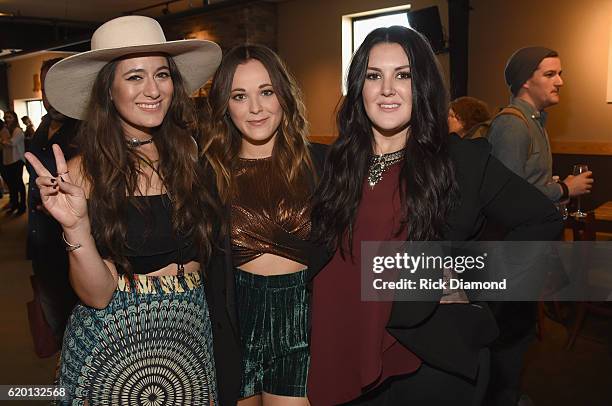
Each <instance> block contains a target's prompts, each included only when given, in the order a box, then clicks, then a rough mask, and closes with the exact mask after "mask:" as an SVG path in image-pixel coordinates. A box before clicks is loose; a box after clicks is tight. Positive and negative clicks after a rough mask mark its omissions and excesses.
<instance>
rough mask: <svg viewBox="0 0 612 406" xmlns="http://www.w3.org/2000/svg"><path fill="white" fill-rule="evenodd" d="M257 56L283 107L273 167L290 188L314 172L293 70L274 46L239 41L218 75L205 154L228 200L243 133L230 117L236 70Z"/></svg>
mask: <svg viewBox="0 0 612 406" xmlns="http://www.w3.org/2000/svg"><path fill="white" fill-rule="evenodd" d="M249 60H257V61H259V62H261V64H262V65H263V66H264V67H265V68H266V70H267V71H268V75H270V80H271V81H272V88H273V89H274V92H275V93H276V97H277V98H278V102H279V104H280V105H281V108H282V109H283V118H282V120H281V124H280V126H279V128H278V133H277V135H276V139H275V141H274V148H273V150H272V165H273V167H274V168H276V170H278V173H280V174H282V179H284V180H285V182H286V184H287V187H288V189H289V191H290V192H291V191H292V190H293V189H292V185H293V184H294V180H295V179H296V178H297V176H298V175H299V174H300V173H301V172H302V171H304V170H310V172H312V168H313V165H312V160H311V157H310V153H309V151H308V140H307V138H306V137H307V135H308V122H307V121H306V114H305V108H304V103H303V101H302V94H301V91H300V89H299V87H298V85H297V83H296V81H295V79H294V78H293V76H291V74H290V73H289V70H288V69H287V67H286V66H285V64H284V63H283V61H282V60H281V59H280V58H279V56H278V55H277V54H276V53H274V51H272V50H271V49H269V48H267V47H265V46H263V45H240V46H237V47H234V48H232V49H231V50H230V51H229V52H227V53H226V54H225V55H224V56H223V60H222V62H221V65H220V66H219V69H217V72H216V73H215V76H214V77H213V81H212V86H211V89H210V93H209V95H208V106H209V110H210V111H209V119H208V120H207V121H206V123H205V126H206V128H205V129H204V131H203V134H204V135H205V137H206V138H205V139H204V140H203V142H202V144H203V145H204V148H203V152H204V154H205V155H206V157H207V158H208V161H209V162H210V164H211V166H212V169H213V170H214V172H215V175H216V180H217V186H218V189H219V194H220V196H221V199H222V200H223V201H227V200H228V198H229V196H230V191H231V185H232V172H233V171H232V166H233V163H234V162H236V160H237V158H238V154H239V152H240V145H241V141H242V134H241V133H240V131H239V130H238V129H237V128H236V126H235V125H234V123H233V122H232V119H231V118H230V117H229V113H228V104H229V100H230V95H231V90H232V82H233V80H234V73H235V72H236V68H237V67H238V65H241V64H244V63H246V62H248V61H249Z"/></svg>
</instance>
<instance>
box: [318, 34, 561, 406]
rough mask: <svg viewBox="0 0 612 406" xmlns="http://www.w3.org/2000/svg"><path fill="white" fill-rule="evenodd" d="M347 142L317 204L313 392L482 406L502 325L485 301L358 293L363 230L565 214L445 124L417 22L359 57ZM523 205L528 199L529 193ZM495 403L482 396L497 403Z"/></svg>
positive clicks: (406, 235)
mask: <svg viewBox="0 0 612 406" xmlns="http://www.w3.org/2000/svg"><path fill="white" fill-rule="evenodd" d="M347 87H348V92H347V95H346V97H345V98H343V99H342V102H341V104H340V107H339V110H338V114H337V119H336V122H337V124H338V139H337V140H336V142H335V143H334V144H333V145H332V146H331V148H330V150H329V152H328V154H327V159H326V161H325V166H324V171H323V174H322V176H321V180H320V183H319V187H318V189H317V190H316V193H315V195H314V196H315V201H314V205H313V209H312V222H313V241H317V242H320V244H321V245H322V248H321V249H320V250H318V251H317V252H318V253H319V257H318V259H317V261H313V262H312V266H311V267H309V269H308V271H309V274H310V276H311V277H312V278H313V288H312V322H311V326H312V333H311V341H310V348H311V366H310V372H309V375H308V398H309V400H310V401H311V404H312V405H313V406H318V405H336V404H350V405H368V406H376V405H385V406H387V405H388V406H395V405H462V406H463V405H466V406H468V405H479V404H481V403H482V398H483V396H484V393H485V390H486V386H487V383H488V377H489V374H488V365H489V364H488V363H489V353H488V346H489V345H490V343H491V342H492V341H493V340H494V339H495V336H496V333H497V327H496V325H495V321H494V320H493V318H492V317H491V314H490V311H489V309H488V307H487V306H486V304H485V303H482V304H481V303H467V302H466V301H465V300H463V301H462V302H460V303H456V302H455V301H454V300H449V298H448V297H446V295H443V292H442V291H441V290H438V291H437V295H438V296H437V298H439V299H438V300H430V301H402V300H399V301H364V300H362V299H361V297H362V296H361V292H362V286H361V280H362V278H361V275H362V269H361V266H362V265H364V266H365V268H367V267H368V265H366V264H362V262H361V259H362V255H363V254H364V253H363V252H362V249H361V244H362V242H363V241H467V240H477V239H478V238H479V236H480V234H481V233H482V231H483V229H484V225H485V224H486V222H487V221H488V220H490V219H491V220H496V221H500V222H503V224H504V225H505V227H506V229H507V230H508V232H507V235H506V236H505V238H507V239H509V240H514V239H517V240H528V241H530V240H531V239H536V240H537V239H543V240H551V239H555V238H556V237H557V235H558V234H559V233H560V232H561V229H562V226H563V224H562V220H561V216H560V215H559V213H558V212H557V210H556V209H555V207H554V206H553V204H552V203H551V202H550V201H549V200H548V199H546V198H545V197H544V196H543V195H542V194H541V193H539V192H538V191H537V190H536V189H535V188H533V187H532V186H531V185H529V184H528V183H527V182H525V181H524V180H523V179H521V178H520V177H518V176H516V175H515V174H513V173H512V172H511V171H509V170H508V169H507V168H506V167H504V166H503V165H502V164H501V163H500V162H499V161H498V160H497V159H495V158H494V157H492V156H491V155H490V154H489V145H488V143H487V142H486V141H485V140H480V139H476V140H462V139H460V138H459V137H458V136H456V135H451V136H449V135H448V121H447V119H448V96H447V92H446V88H445V85H444V81H443V79H442V75H441V73H440V70H439V66H438V63H437V61H436V57H435V55H434V53H433V51H432V49H431V47H430V46H429V43H428V42H427V40H426V39H425V38H424V37H423V36H422V35H420V34H419V33H417V32H416V31H414V30H412V29H409V28H406V27H398V26H393V27H389V28H378V29H376V30H374V31H372V32H371V33H370V34H368V36H367V37H366V38H365V40H364V42H363V44H362V45H361V46H360V47H359V49H358V50H357V52H356V53H355V55H354V56H353V58H352V61H351V65H350V67H349V72H348V75H347ZM527 202H528V203H527ZM488 405H489V404H487V406H488Z"/></svg>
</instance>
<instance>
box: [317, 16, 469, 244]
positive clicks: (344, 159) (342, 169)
mask: <svg viewBox="0 0 612 406" xmlns="http://www.w3.org/2000/svg"><path fill="white" fill-rule="evenodd" d="M381 43H396V44H399V45H400V46H401V47H402V48H403V49H404V52H405V53H406V55H407V56H408V60H409V61H410V67H411V73H412V115H411V117H410V122H409V126H410V127H409V129H408V134H409V137H408V140H407V142H406V146H405V151H404V152H405V157H406V158H405V159H404V161H403V163H402V167H401V171H400V181H399V191H400V197H401V201H402V211H403V213H402V227H407V230H408V232H407V235H408V240H412V241H421V240H439V239H441V238H442V236H443V235H444V231H445V226H446V219H447V217H448V215H449V212H450V211H451V209H452V207H453V203H454V202H455V201H456V199H457V186H456V182H455V177H454V170H453V165H452V164H451V159H450V156H449V153H448V145H447V140H448V123H447V115H448V96H447V91H446V89H445V86H444V82H443V80H442V75H441V73H440V69H439V66H438V63H437V61H436V58H435V56H434V54H433V52H432V50H431V47H430V46H429V44H428V43H427V41H426V40H425V39H424V38H423V37H422V36H421V35H420V34H419V33H417V32H416V31H414V30H411V29H409V28H405V27H398V26H394V27H390V28H378V29H376V30H374V31H372V32H371V33H370V34H369V35H368V36H367V37H366V38H365V40H364V42H363V44H362V45H361V46H360V47H359V49H358V50H357V52H356V53H355V55H354V56H353V59H352V61H351V65H350V68H349V72H348V77H347V86H348V92H347V95H346V97H345V98H344V99H343V100H342V101H341V103H340V107H339V111H338V114H337V117H336V121H337V126H338V139H337V140H336V142H335V143H334V145H333V146H332V147H331V148H330V151H329V154H328V159H327V161H326V163H325V168H324V171H323V175H322V177H321V181H320V184H319V188H318V190H317V193H316V194H315V202H314V208H313V212H312V213H313V214H312V216H313V234H314V238H315V239H316V240H318V241H319V242H322V243H324V244H325V245H326V246H327V247H328V248H330V249H332V250H333V249H336V248H340V250H341V253H343V254H344V250H345V249H347V248H348V250H349V251H351V254H352V249H351V247H352V245H353V226H354V222H355V216H356V213H357V208H358V207H359V203H360V201H361V193H362V188H363V185H364V180H365V177H366V173H367V171H368V167H369V164H370V157H371V155H372V147H373V145H374V134H373V132H372V123H371V122H370V120H369V118H368V116H367V115H366V111H365V107H364V105H363V100H362V90H363V85H364V80H365V77H366V72H367V66H368V58H369V54H370V50H371V49H372V48H373V47H374V46H376V45H377V44H381ZM398 231H399V230H398Z"/></svg>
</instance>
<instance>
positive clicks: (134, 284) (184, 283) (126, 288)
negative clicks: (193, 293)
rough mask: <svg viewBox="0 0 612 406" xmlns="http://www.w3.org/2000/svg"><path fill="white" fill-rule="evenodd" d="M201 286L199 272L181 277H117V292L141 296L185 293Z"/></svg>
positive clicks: (139, 275)
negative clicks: (139, 294) (140, 294)
mask: <svg viewBox="0 0 612 406" xmlns="http://www.w3.org/2000/svg"><path fill="white" fill-rule="evenodd" d="M201 285H202V277H201V275H200V272H189V273H186V274H184V275H183V276H178V275H161V276H148V275H142V274H136V275H133V276H132V277H131V278H130V277H129V276H128V275H126V274H124V275H121V276H119V280H118V281H117V290H118V291H120V292H137V293H142V294H153V293H170V292H179V293H181V292H185V291H188V290H193V289H196V288H198V287H200V286H201Z"/></svg>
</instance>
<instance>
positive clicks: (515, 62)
mask: <svg viewBox="0 0 612 406" xmlns="http://www.w3.org/2000/svg"><path fill="white" fill-rule="evenodd" d="M555 56H559V54H558V53H557V52H556V51H553V50H552V49H549V48H545V47H527V48H521V49H519V50H518V51H516V52H515V53H513V54H512V56H511V57H510V59H508V62H507V63H506V69H505V70H504V77H505V78H506V84H507V85H508V87H509V88H510V92H512V95H513V96H516V95H517V93H518V92H519V90H521V87H522V86H523V84H524V83H525V82H527V80H529V78H530V77H531V75H533V72H535V70H536V69H537V68H538V65H539V64H540V62H542V59H544V58H550V57H555Z"/></svg>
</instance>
